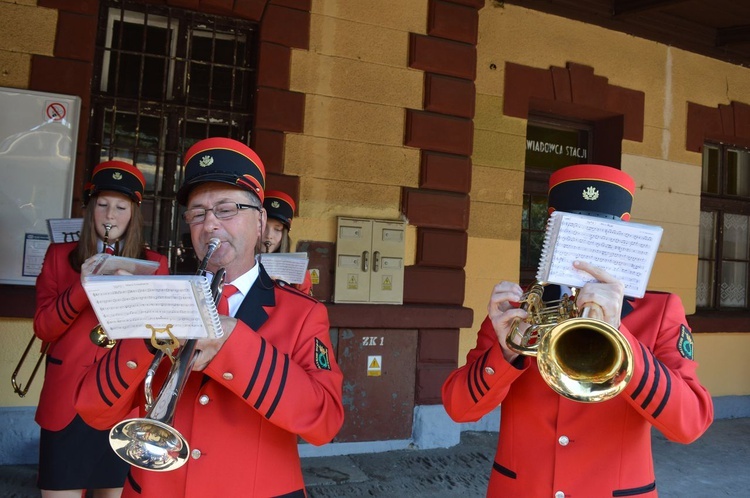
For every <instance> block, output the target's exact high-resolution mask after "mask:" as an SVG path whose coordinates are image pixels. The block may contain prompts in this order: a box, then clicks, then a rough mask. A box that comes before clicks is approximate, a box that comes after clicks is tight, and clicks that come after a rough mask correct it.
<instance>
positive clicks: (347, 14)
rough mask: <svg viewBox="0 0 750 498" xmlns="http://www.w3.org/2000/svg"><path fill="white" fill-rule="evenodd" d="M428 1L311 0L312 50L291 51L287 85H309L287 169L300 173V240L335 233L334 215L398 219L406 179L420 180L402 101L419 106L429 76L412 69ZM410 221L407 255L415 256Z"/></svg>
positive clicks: (303, 88)
mask: <svg viewBox="0 0 750 498" xmlns="http://www.w3.org/2000/svg"><path fill="white" fill-rule="evenodd" d="M427 5H428V2H427V0H419V1H410V2H402V1H400V0H388V1H384V2H378V3H377V5H376V4H373V3H371V2H364V3H363V2H349V1H346V0H338V1H324V2H313V3H312V16H311V28H310V48H309V50H295V51H293V53H292V70H291V83H290V88H291V90H293V91H298V92H304V93H305V94H306V102H305V103H306V108H305V124H304V132H303V133H301V134H288V135H287V137H286V150H285V173H287V174H290V175H297V176H300V177H301V183H300V202H299V204H300V208H299V215H298V217H297V218H295V220H294V237H295V239H296V240H318V241H328V242H334V241H335V240H336V217H337V216H362V217H368V218H379V219H400V218H401V210H400V207H401V205H400V202H401V188H402V187H417V186H418V184H419V150H417V149H414V148H409V147H405V146H404V145H403V141H404V125H405V116H406V112H405V109H421V108H422V93H423V86H424V81H423V78H424V75H423V73H422V71H416V70H413V69H409V68H408V67H407V64H408V49H409V33H424V32H425V29H426V19H427ZM415 252H416V238H415V236H414V230H413V229H411V230H410V236H409V237H407V249H406V254H407V264H408V261H409V260H411V262H413V260H414V253H415Z"/></svg>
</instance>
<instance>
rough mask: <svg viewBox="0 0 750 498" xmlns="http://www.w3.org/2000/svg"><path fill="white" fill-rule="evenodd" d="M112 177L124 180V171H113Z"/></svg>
mask: <svg viewBox="0 0 750 498" xmlns="http://www.w3.org/2000/svg"><path fill="white" fill-rule="evenodd" d="M112 178H114V179H115V180H122V173H120V172H119V171H115V172H114V173H112Z"/></svg>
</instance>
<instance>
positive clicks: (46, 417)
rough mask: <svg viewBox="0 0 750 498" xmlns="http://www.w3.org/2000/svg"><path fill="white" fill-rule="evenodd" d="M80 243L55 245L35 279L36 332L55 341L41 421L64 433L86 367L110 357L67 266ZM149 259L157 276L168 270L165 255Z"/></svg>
mask: <svg viewBox="0 0 750 498" xmlns="http://www.w3.org/2000/svg"><path fill="white" fill-rule="evenodd" d="M77 245H78V243H77V242H68V243H64V244H50V246H49V248H48V249H47V254H46V255H45V256H44V264H43V265H42V272H41V274H40V275H39V276H38V277H37V279H36V312H35V313H34V333H35V334H36V336H37V337H39V338H40V339H41V340H42V341H44V342H49V343H51V344H50V348H49V351H48V352H47V364H46V370H45V375H44V385H43V386H42V393H41V396H40V398H39V405H38V407H37V410H36V421H37V423H38V424H39V425H40V426H41V427H42V428H44V429H47V430H50V431H59V430H62V429H64V428H65V427H66V426H67V425H68V424H69V423H70V422H71V421H72V420H73V417H75V414H76V411H75V408H74V406H73V403H74V397H75V396H74V394H75V390H76V388H77V386H78V382H79V380H80V378H81V376H82V375H83V373H84V372H85V371H86V369H87V368H88V367H89V366H90V365H93V364H94V363H95V362H96V360H97V358H99V357H101V356H102V355H104V354H105V353H106V349H104V348H101V347H99V346H96V345H95V344H94V343H92V342H91V339H90V338H89V334H90V332H91V329H93V328H94V327H95V326H96V325H97V324H98V323H99V320H98V319H97V318H96V315H95V314H94V310H93V309H92V308H91V306H90V305H89V300H88V298H87V297H86V292H85V291H84V290H83V286H82V285H81V274H80V273H78V272H77V271H75V270H73V268H71V267H70V263H68V254H70V252H71V251H73V249H75V248H76V247H77ZM146 257H147V258H148V259H149V260H151V261H158V262H159V264H160V266H159V269H158V270H157V273H158V274H160V275H166V274H167V273H168V272H169V269H168V268H167V259H166V258H165V257H164V256H162V255H161V254H159V253H156V252H154V251H146Z"/></svg>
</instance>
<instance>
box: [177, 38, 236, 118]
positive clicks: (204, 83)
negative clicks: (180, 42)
mask: <svg viewBox="0 0 750 498" xmlns="http://www.w3.org/2000/svg"><path fill="white" fill-rule="evenodd" d="M190 59H191V63H190V101H191V102H192V103H206V102H210V103H212V104H214V105H225V106H228V105H230V104H231V105H232V106H236V107H240V108H241V107H243V106H244V105H245V104H246V102H244V101H243V99H242V94H243V92H242V90H243V89H244V88H246V86H247V84H248V83H249V81H248V80H247V78H248V77H249V72H247V71H245V70H243V69H242V68H241V67H238V66H240V65H241V64H243V63H244V61H245V60H246V59H247V45H246V43H245V39H244V36H239V35H238V36H235V35H234V34H226V33H211V32H205V31H194V32H193V37H192V40H191V53H190Z"/></svg>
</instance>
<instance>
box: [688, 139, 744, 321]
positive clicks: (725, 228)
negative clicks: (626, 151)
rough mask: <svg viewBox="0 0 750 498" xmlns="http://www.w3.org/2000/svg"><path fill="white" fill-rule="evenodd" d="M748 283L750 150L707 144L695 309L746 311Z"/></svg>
mask: <svg viewBox="0 0 750 498" xmlns="http://www.w3.org/2000/svg"><path fill="white" fill-rule="evenodd" d="M749 283H750V150H748V149H744V148H740V147H733V146H729V145H721V144H706V145H705V146H704V148H703V170H702V181H701V215H700V239H699V244H698V284H697V289H696V306H697V307H698V308H699V309H703V310H725V311H728V310H744V311H747V310H748V309H750V305H748V293H749V291H748V289H749V288H750V285H749Z"/></svg>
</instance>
